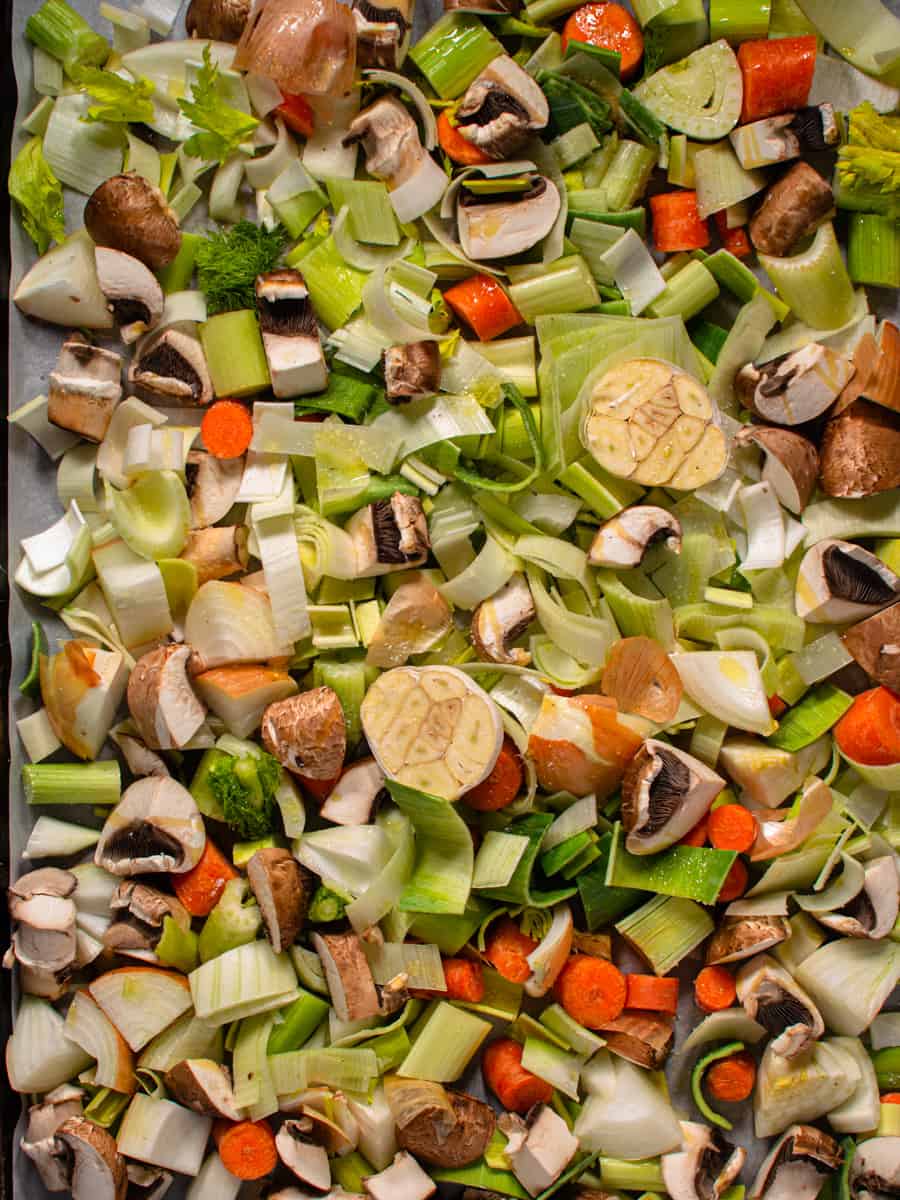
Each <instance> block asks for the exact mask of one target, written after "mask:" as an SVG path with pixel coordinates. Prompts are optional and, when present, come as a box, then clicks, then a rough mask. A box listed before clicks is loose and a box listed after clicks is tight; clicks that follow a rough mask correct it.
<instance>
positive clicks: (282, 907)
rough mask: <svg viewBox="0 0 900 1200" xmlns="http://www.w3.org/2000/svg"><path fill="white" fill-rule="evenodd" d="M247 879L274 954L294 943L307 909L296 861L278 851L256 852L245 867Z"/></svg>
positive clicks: (278, 849)
mask: <svg viewBox="0 0 900 1200" xmlns="http://www.w3.org/2000/svg"><path fill="white" fill-rule="evenodd" d="M247 878H248V879H249V881H250V887H251V888H252V890H253V895H254V896H255V897H256V903H257V904H258V905H259V911H260V914H261V915H262V919H263V928H264V929H265V931H266V937H267V938H268V939H269V941H270V942H271V943H272V949H273V950H274V951H275V953H276V954H280V953H281V951H282V950H286V949H287V948H288V946H291V945H293V943H294V942H295V941H296V940H297V934H298V933H299V932H300V929H301V927H302V925H303V921H304V918H305V917H306V910H307V909H308V908H309V894H308V892H309V889H308V888H307V886H306V880H305V878H304V875H303V868H302V867H301V866H300V864H299V863H298V862H297V860H296V859H295V858H294V857H293V856H292V855H291V854H289V853H288V851H287V850H282V849H280V848H277V847H268V848H266V849H264V850H257V852H256V853H255V854H254V855H253V857H252V858H251V859H250V861H249V862H248V863H247Z"/></svg>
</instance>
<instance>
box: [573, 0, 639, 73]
mask: <svg viewBox="0 0 900 1200" xmlns="http://www.w3.org/2000/svg"><path fill="white" fill-rule="evenodd" d="M570 42H583V43H587V45H589V46H599V47H601V48H602V49H606V50H615V51H616V52H617V53H618V54H619V55H620V56H621V68H620V69H621V74H622V78H623V79H631V78H633V77H634V75H635V73H636V72H637V69H638V67H639V66H640V64H641V58H642V57H643V54H644V38H643V35H642V34H641V29H640V26H639V25H638V23H637V21H635V19H634V17H633V16H632V15H631V13H630V12H629V11H628V9H627V8H623V7H622V5H621V4H614V3H612V0H593V2H592V3H590V4H583V5H582V6H581V8H578V9H576V10H575V12H574V13H572V15H571V17H569V19H568V20H567V21H566V23H565V25H564V26H563V30H562V48H563V50H565V49H566V47H567V45H568V44H569V43H570Z"/></svg>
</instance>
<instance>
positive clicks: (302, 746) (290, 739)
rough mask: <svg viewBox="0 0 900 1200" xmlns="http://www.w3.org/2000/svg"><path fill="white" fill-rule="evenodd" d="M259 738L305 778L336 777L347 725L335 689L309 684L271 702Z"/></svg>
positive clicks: (342, 761) (277, 756) (342, 759)
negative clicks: (299, 692)
mask: <svg viewBox="0 0 900 1200" xmlns="http://www.w3.org/2000/svg"><path fill="white" fill-rule="evenodd" d="M262 739H263V742H264V744H265V747H266V749H267V750H268V751H269V753H270V754H274V755H275V757H276V758H277V759H278V761H279V762H280V763H281V765H282V766H283V767H287V769H288V770H289V771H294V772H295V773H296V774H297V775H305V776H306V777H307V778H308V779H336V778H337V776H338V775H339V774H340V771H341V767H342V766H343V765H344V755H345V753H346V751H347V726H346V722H345V720H344V710H343V708H342V707H341V702H340V700H339V699H338V697H337V693H336V692H335V691H334V690H333V689H332V688H330V687H317V688H312V690H311V691H308V692H301V694H300V695H299V696H289V697H288V698H287V699H286V700H277V701H276V702H275V703H274V704H270V705H269V707H268V708H267V709H266V711H265V712H264V713H263V716H262Z"/></svg>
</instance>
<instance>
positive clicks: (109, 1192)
mask: <svg viewBox="0 0 900 1200" xmlns="http://www.w3.org/2000/svg"><path fill="white" fill-rule="evenodd" d="M57 1137H59V1138H60V1139H61V1140H62V1141H63V1142H64V1143H65V1145H66V1147H67V1148H68V1150H69V1152H70V1154H71V1156H72V1174H71V1183H70V1187H71V1189H72V1200H125V1193H126V1191H127V1189H128V1174H127V1172H126V1170H125V1159H124V1158H122V1156H121V1155H120V1154H119V1152H118V1149H117V1148H116V1140H115V1138H114V1137H113V1136H112V1135H111V1134H109V1133H107V1131H106V1130H105V1129H101V1128H100V1126H99V1125H95V1124H94V1123H93V1121H88V1120H85V1118H84V1117H69V1119H68V1120H67V1121H65V1122H64V1123H63V1124H62V1125H61V1126H60V1128H59V1131H58V1133H57Z"/></svg>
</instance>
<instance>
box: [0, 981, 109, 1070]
mask: <svg viewBox="0 0 900 1200" xmlns="http://www.w3.org/2000/svg"><path fill="white" fill-rule="evenodd" d="M64 1024H65V1022H64V1020H63V1018H62V1016H61V1015H60V1014H59V1013H58V1012H57V1011H56V1009H55V1008H54V1007H53V1006H52V1005H51V1004H48V1003H47V1001H46V1000H39V999H38V998H37V996H23V997H22V1000H21V1003H20V1004H19V1010H18V1012H17V1013H16V1027H15V1030H14V1032H13V1035H12V1037H11V1038H10V1039H9V1041H8V1042H7V1044H6V1070H7V1074H8V1075H9V1082H10V1084H11V1085H12V1087H13V1089H14V1090H15V1091H17V1092H49V1091H51V1090H52V1089H53V1088H55V1087H58V1086H59V1085H60V1084H61V1083H66V1082H67V1081H68V1080H69V1079H71V1078H72V1077H73V1076H75V1075H77V1074H78V1072H79V1071H82V1070H83V1069H84V1068H85V1067H86V1066H87V1065H88V1064H89V1063H90V1061H91V1056H90V1055H89V1054H87V1053H86V1052H85V1051H84V1050H82V1049H81V1047H80V1046H78V1045H76V1044H75V1042H73V1041H70V1040H69V1039H68V1038H67V1037H66V1036H65V1033H64V1032H63V1026H64Z"/></svg>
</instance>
